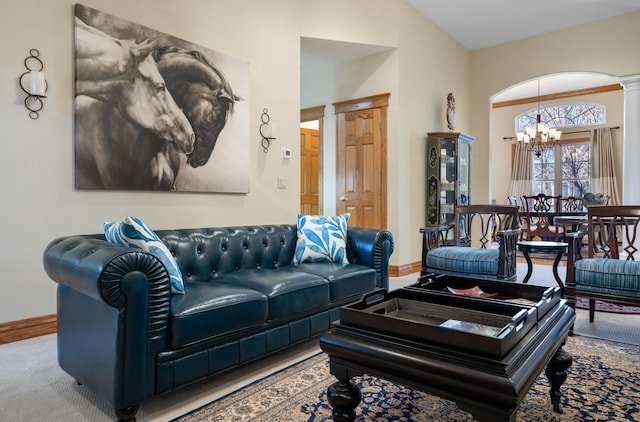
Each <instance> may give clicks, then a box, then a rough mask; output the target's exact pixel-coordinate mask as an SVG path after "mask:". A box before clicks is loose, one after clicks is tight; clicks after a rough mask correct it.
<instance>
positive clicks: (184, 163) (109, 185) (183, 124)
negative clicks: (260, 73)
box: [75, 5, 249, 192]
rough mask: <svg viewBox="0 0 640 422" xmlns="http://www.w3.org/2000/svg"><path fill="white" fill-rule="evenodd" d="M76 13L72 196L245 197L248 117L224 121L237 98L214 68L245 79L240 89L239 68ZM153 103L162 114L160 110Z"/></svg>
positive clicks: (80, 10) (134, 28)
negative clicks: (177, 193) (188, 193)
mask: <svg viewBox="0 0 640 422" xmlns="http://www.w3.org/2000/svg"><path fill="white" fill-rule="evenodd" d="M75 9H76V79H77V83H76V87H77V92H76V93H77V95H76V139H77V140H76V186H77V187H78V188H80V189H127V190H130V189H133V190H192V191H220V192H248V171H247V168H246V163H248V158H249V157H248V149H243V148H244V146H245V145H247V146H248V144H247V141H248V133H247V135H246V136H240V137H239V138H238V134H239V133H244V132H246V129H245V127H248V124H247V123H248V114H247V112H248V110H247V109H246V108H245V107H242V108H241V109H240V110H241V111H242V113H241V115H242V120H240V121H237V119H231V116H232V115H233V114H234V108H235V105H236V103H237V102H238V101H241V100H243V98H241V97H240V96H238V95H236V94H234V92H233V90H232V88H231V83H230V82H229V80H228V78H227V77H226V76H225V75H224V74H223V72H222V71H221V70H220V67H219V66H218V65H214V64H213V63H214V62H215V63H222V64H223V66H226V68H227V69H229V68H230V69H232V70H234V71H235V73H234V77H235V78H236V79H237V78H238V75H245V73H246V76H247V79H244V80H246V81H247V82H248V71H247V68H246V64H243V63H242V62H239V61H238V60H236V59H232V58H229V57H228V56H224V55H222V54H220V53H216V52H213V51H212V50H207V49H202V48H200V49H198V48H197V46H195V45H194V44H192V43H189V42H186V41H183V40H180V39H177V38H175V37H171V36H169V35H166V34H162V33H158V32H157V31H154V30H151V29H149V28H146V27H143V26H140V25H135V24H131V23H128V22H126V21H124V20H121V19H119V18H116V17H113V16H110V15H107V14H104V13H102V12H98V11H96V10H93V9H90V8H88V7H86V6H82V5H76V6H75ZM212 59H213V61H212ZM143 83H148V84H147V85H146V86H147V87H148V88H149V89H147V90H144V89H143ZM243 86H247V87H248V84H247V85H243ZM136 89H137V90H138V91H136ZM130 94H131V95H130ZM134 97H135V98H134ZM160 100H166V101H167V105H168V106H170V107H168V108H166V109H161V108H159V107H158V106H159V105H161V102H160ZM169 102H170V103H171V104H168V103H169ZM155 103H157V105H158V106H156V104H155ZM174 107H175V108H174ZM147 112H148V113H147ZM230 120H231V121H232V122H233V124H232V125H230V126H231V129H227V130H226V131H225V133H226V135H225V136H224V137H223V139H224V141H223V142H222V145H223V146H224V147H223V148H222V150H221V152H220V153H217V154H216V157H217V158H216V159H215V160H212V155H213V151H214V149H215V148H216V145H217V144H220V142H219V140H220V138H221V137H220V134H221V133H222V132H223V129H224V128H225V127H227V126H229V125H228V123H229V121H230ZM240 123H244V124H240ZM229 130H232V132H230V133H228V132H229ZM234 135H235V136H234ZM230 157H231V159H229V158H230ZM238 165H240V166H241V167H240V168H238ZM229 170H232V171H229ZM179 174H180V177H178V175H179ZM230 182H231V183H230ZM217 189H220V190H217Z"/></svg>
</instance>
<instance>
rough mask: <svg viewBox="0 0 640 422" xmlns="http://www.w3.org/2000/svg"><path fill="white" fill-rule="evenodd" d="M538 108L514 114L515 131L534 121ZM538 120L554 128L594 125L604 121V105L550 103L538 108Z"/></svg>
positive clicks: (601, 123) (521, 129)
mask: <svg viewBox="0 0 640 422" xmlns="http://www.w3.org/2000/svg"><path fill="white" fill-rule="evenodd" d="M537 114H538V109H537V108H535V109H533V110H530V111H527V112H526V113H523V114H520V115H519V116H516V122H515V123H516V132H521V131H524V130H525V129H526V127H527V126H531V125H534V124H535V123H536V115H537ZM540 120H541V121H542V122H543V123H546V124H548V125H549V126H550V127H555V128H558V129H560V128H569V127H580V126H595V125H603V124H605V123H606V120H607V119H606V107H605V106H604V105H602V104H593V103H562V104H552V105H548V106H546V107H543V108H541V109H540Z"/></svg>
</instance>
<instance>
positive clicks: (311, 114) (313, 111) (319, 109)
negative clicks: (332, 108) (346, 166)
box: [300, 105, 325, 214]
mask: <svg viewBox="0 0 640 422" xmlns="http://www.w3.org/2000/svg"><path fill="white" fill-rule="evenodd" d="M324 109H325V106H324V105H321V106H316V107H309V108H303V109H302V110H300V123H303V122H311V121H313V120H318V214H323V212H324V211H323V210H324V200H323V197H324V194H323V192H324V189H323V186H324V177H323V162H324V160H323V157H322V156H323V150H324V147H323V144H324V135H323V129H322V128H323V127H324Z"/></svg>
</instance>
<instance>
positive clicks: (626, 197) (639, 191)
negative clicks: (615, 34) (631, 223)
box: [620, 76, 640, 205]
mask: <svg viewBox="0 0 640 422" xmlns="http://www.w3.org/2000/svg"><path fill="white" fill-rule="evenodd" d="M620 84H621V85H622V87H623V88H624V128H623V129H624V145H623V154H622V156H623V159H622V204H623V205H640V183H639V182H640V165H639V161H640V160H639V159H640V77H639V76H634V77H632V78H629V79H622V80H621V81H620Z"/></svg>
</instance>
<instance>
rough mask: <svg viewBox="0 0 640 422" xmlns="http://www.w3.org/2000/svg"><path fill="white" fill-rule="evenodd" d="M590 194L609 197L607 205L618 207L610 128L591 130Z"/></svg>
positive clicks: (618, 198) (618, 199)
mask: <svg viewBox="0 0 640 422" xmlns="http://www.w3.org/2000/svg"><path fill="white" fill-rule="evenodd" d="M591 192H595V193H602V194H604V195H608V196H609V205H620V197H619V196H618V183H617V181H616V173H615V165H614V163H613V144H612V142H611V128H607V127H605V128H597V129H592V130H591Z"/></svg>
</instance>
